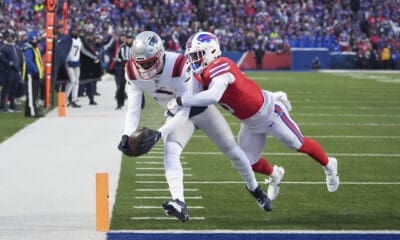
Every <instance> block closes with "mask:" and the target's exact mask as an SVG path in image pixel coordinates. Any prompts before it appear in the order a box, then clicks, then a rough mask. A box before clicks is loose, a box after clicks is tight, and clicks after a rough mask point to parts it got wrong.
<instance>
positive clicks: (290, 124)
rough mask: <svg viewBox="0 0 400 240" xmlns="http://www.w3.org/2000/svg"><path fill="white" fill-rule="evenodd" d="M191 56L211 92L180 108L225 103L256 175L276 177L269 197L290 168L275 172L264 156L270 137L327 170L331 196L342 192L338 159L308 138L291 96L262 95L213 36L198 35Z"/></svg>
mask: <svg viewBox="0 0 400 240" xmlns="http://www.w3.org/2000/svg"><path fill="white" fill-rule="evenodd" d="M185 54H186V55H187V56H188V61H189V62H190V65H191V68H192V71H193V72H194V73H195V74H196V79H197V80H198V81H199V82H200V83H201V84H202V85H203V87H204V88H205V89H206V90H205V91H202V92H201V93H197V94H194V95H192V96H182V97H180V96H178V97H177V98H176V103H177V104H178V105H180V106H207V105H209V104H215V103H219V104H220V105H221V106H222V107H224V108H225V109H226V110H228V111H229V112H230V113H231V114H233V115H234V116H235V117H236V118H238V119H239V120H240V122H241V127H240V131H239V135H238V141H239V145H240V147H241V148H242V149H243V150H244V151H245V152H246V154H247V156H248V158H249V160H250V162H251V164H252V167H253V169H254V171H256V172H259V173H263V174H267V175H270V182H269V187H268V197H269V198H270V199H271V200H274V199H275V198H276V197H277V196H278V194H279V183H280V182H281V180H282V178H283V175H284V169H283V168H282V167H277V166H274V167H273V168H272V167H271V164H269V163H268V161H267V160H266V159H265V158H262V157H261V154H262V151H263V149H264V146H265V144H266V141H267V134H271V135H273V136H274V137H275V138H276V139H278V140H279V141H280V142H281V143H283V144H284V145H285V146H287V147H289V148H291V149H294V150H296V151H298V152H302V153H305V154H308V155H309V156H310V157H312V158H313V159H314V160H315V161H316V162H318V163H319V164H320V165H321V166H322V167H323V169H324V170H325V173H326V184H327V189H328V191H329V192H335V191H336V190H337V189H338V187H339V177H338V174H337V160H336V158H334V157H328V156H327V154H326V153H325V151H324V150H323V149H322V147H321V146H320V144H319V143H318V142H317V141H316V140H314V139H312V138H309V137H305V136H303V135H302V133H301V131H300V128H299V127H298V125H297V124H296V123H295V122H294V121H293V120H292V119H291V117H290V115H289V111H290V110H291V105H290V102H289V101H288V99H287V96H286V93H284V92H276V93H272V92H270V91H265V90H261V89H260V87H259V86H258V85H257V84H256V83H255V82H254V81H252V80H251V79H249V78H248V77H247V76H246V75H245V74H243V73H242V71H240V69H239V68H238V66H237V65H236V64H235V63H234V62H233V61H232V60H230V59H228V58H225V57H222V56H221V50H220V46H219V41H218V39H217V37H216V36H215V35H214V34H212V33H209V32H198V33H196V34H194V35H192V37H190V38H189V40H188V42H187V45H186V52H185ZM171 104H172V105H173V104H174V103H171Z"/></svg>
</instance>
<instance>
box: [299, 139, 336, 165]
mask: <svg viewBox="0 0 400 240" xmlns="http://www.w3.org/2000/svg"><path fill="white" fill-rule="evenodd" d="M297 151H299V152H302V153H307V154H308V155H309V156H310V157H312V158H314V159H315V160H316V161H317V162H319V163H320V164H321V165H322V166H326V165H327V164H328V161H329V160H328V156H327V155H326V153H325V151H324V149H322V147H321V145H319V143H318V142H317V141H315V140H314V139H311V138H306V137H304V138H303V145H302V146H301V148H300V149H298V150H297Z"/></svg>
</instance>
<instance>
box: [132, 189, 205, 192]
mask: <svg viewBox="0 0 400 240" xmlns="http://www.w3.org/2000/svg"><path fill="white" fill-rule="evenodd" d="M135 191H136V192H168V191H169V189H167V188H137V189H135ZM197 191H199V189H197V188H185V192H197Z"/></svg>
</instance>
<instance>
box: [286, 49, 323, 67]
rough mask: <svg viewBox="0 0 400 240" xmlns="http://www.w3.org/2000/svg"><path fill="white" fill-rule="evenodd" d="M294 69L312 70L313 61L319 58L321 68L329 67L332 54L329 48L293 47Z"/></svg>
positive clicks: (292, 64)
mask: <svg viewBox="0 0 400 240" xmlns="http://www.w3.org/2000/svg"><path fill="white" fill-rule="evenodd" d="M290 51H291V54H292V62H291V66H292V68H291V69H292V70H295V71H305V70H312V66H311V65H312V62H313V60H314V59H315V58H319V61H320V69H329V67H330V56H329V50H328V49H327V48H291V49H290Z"/></svg>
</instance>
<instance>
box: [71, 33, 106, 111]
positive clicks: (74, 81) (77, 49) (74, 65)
mask: <svg viewBox="0 0 400 240" xmlns="http://www.w3.org/2000/svg"><path fill="white" fill-rule="evenodd" d="M78 34H79V29H78V28H77V27H74V28H72V29H71V41H72V45H71V48H70V50H69V52H68V55H67V59H66V61H65V69H66V72H67V74H68V78H69V81H68V83H67V85H66V87H65V95H66V97H67V101H68V98H69V95H70V94H71V93H72V94H71V100H72V101H71V102H70V103H69V104H68V106H71V107H75V108H79V107H81V105H79V104H77V103H76V101H77V100H78V91H79V77H80V75H81V68H80V62H79V58H80V56H81V52H82V53H83V54H85V55H86V56H88V57H90V58H92V59H93V60H94V61H95V62H98V61H99V59H98V58H97V56H95V55H93V54H92V53H90V52H89V51H88V50H87V49H86V48H85V47H84V46H83V44H82V40H81V38H80V37H79V35H78Z"/></svg>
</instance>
